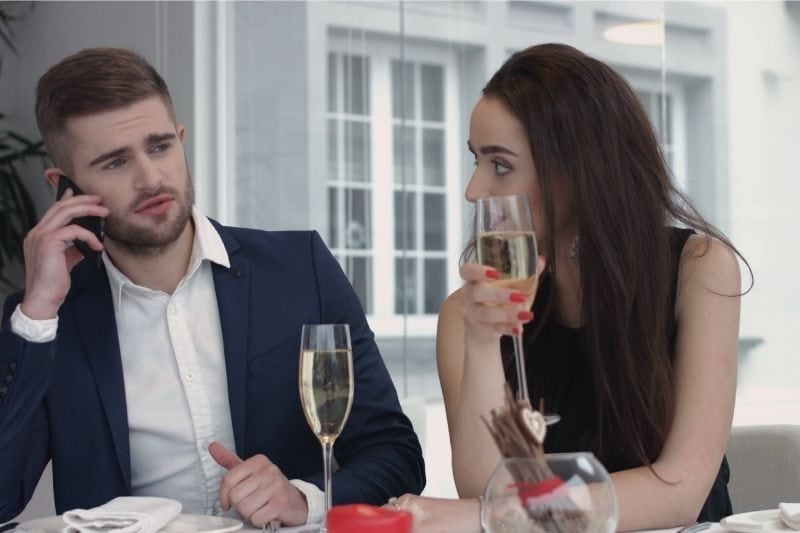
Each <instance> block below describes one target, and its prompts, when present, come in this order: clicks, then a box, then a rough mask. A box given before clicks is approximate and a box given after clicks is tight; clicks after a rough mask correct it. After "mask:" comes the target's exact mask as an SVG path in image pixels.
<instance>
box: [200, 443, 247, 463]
mask: <svg viewBox="0 0 800 533" xmlns="http://www.w3.org/2000/svg"><path fill="white" fill-rule="evenodd" d="M208 453H210V454H211V457H212V458H213V459H214V460H215V461H216V462H217V464H218V465H220V466H222V467H223V468H227V469H228V470H230V469H231V468H233V467H234V466H236V465H240V464H242V463H243V462H244V461H242V460H241V458H239V456H238V455H236V454H235V453H234V452H232V451H231V450H229V449H228V448H226V447H225V446H224V445H223V444H222V443H221V442H217V441H214V442H212V443H211V444H209V445H208Z"/></svg>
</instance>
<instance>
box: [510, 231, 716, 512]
mask: <svg viewBox="0 0 800 533" xmlns="http://www.w3.org/2000/svg"><path fill="white" fill-rule="evenodd" d="M692 233H694V232H693V231H692V230H688V229H678V228H670V244H671V248H672V260H673V261H674V263H673V264H674V265H675V268H674V269H673V283H672V294H671V301H670V309H669V317H670V318H669V323H668V328H669V329H668V331H669V333H670V337H669V338H670V347H669V348H670V349H669V353H670V354H672V353H674V344H675V330H676V324H675V321H674V312H673V310H674V308H675V298H676V287H677V277H678V265H679V263H680V256H681V251H682V250H683V247H684V245H685V244H686V241H687V239H688V238H689V236H690V235H691V234H692ZM549 290H550V287H549V280H548V279H546V278H543V279H542V283H541V286H540V288H539V291H540V292H539V295H540V296H541V295H543V294H546V293H547V292H548V291H549ZM543 300H544V298H538V297H537V301H536V302H535V303H534V312H535V313H536V316H537V317H538V316H543V313H544V309H537V308H538V307H539V306H540V305H542V301H543ZM503 340H504V343H503V344H504V346H503V352H504V354H506V355H507V354H510V350H511V346H510V344H511V343H510V342H507V341H508V340H509V339H508V338H504V339H503ZM525 346H526V347H525V351H526V361H527V362H528V364H527V368H526V370H527V379H528V387H529V389H530V390H532V391H534V390H535V391H538V392H539V394H537V397H536V398H532V400H533V401H534V403H536V401H537V400H538V397H539V396H541V397H542V398H544V400H545V405H546V410H547V411H551V412H554V413H558V414H559V415H561V421H560V422H559V423H557V424H555V425H553V426H550V427H549V428H548V433H547V439H546V440H545V451H546V452H547V453H556V452H576V451H591V452H593V453H594V454H595V455H596V456H597V458H598V459H599V460H600V462H602V463H603V465H604V466H605V467H606V469H607V470H608V471H609V472H617V471H620V470H627V469H630V468H635V467H639V466H642V463H641V461H639V460H637V459H635V458H633V457H631V456H630V455H628V454H626V453H624V452H623V451H621V450H619V447H616V446H614V445H613V443H612V442H611V441H610V440H608V439H605V438H604V442H603V445H601V446H598V443H597V427H596V426H597V424H596V420H595V419H596V415H595V413H596V411H595V406H594V402H595V385H594V380H593V377H592V369H591V364H590V361H589V358H588V356H587V353H586V349H585V339H584V331H583V329H573V328H569V327H566V326H564V325H562V324H559V323H558V322H556V320H554V319H553V318H549V319H548V321H547V322H546V323H545V324H543V325H542V328H541V330H540V331H539V333H538V335H536V337H535V338H533V339H528V338H526V339H525ZM506 378H507V379H508V381H509V383H514V382H515V381H516V376H515V370H514V368H513V364H511V365H508V364H507V365H506ZM653 459H655V458H653ZM729 475H730V471H729V469H728V462H727V460H726V459H725V458H724V457H723V459H722V464H721V465H720V469H719V472H718V474H717V478H716V480H715V481H714V485H713V486H712V487H711V492H710V493H709V495H708V498H707V499H706V503H705V505H704V506H703V509H702V511H701V512H700V515H699V516H698V520H699V521H706V520H708V521H715V522H716V521H719V520H720V519H721V518H723V517H725V516H728V515H730V514H731V513H732V509H731V502H730V498H729V496H728V487H727V485H728V478H729Z"/></svg>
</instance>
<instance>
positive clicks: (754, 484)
mask: <svg viewBox="0 0 800 533" xmlns="http://www.w3.org/2000/svg"><path fill="white" fill-rule="evenodd" d="M726 454H727V456H728V462H729V464H730V467H731V480H730V483H729V484H728V492H729V493H730V496H731V503H732V504H733V512H734V513H744V512H748V511H756V510H760V509H775V508H777V507H778V503H780V502H800V426H789V425H774V426H738V427H734V428H733V430H732V431H731V437H730V440H729V441H728V449H727V452H726Z"/></svg>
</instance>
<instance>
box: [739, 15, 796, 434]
mask: <svg viewBox="0 0 800 533" xmlns="http://www.w3.org/2000/svg"><path fill="white" fill-rule="evenodd" d="M790 4H791V3H789V2H725V3H724V4H723V5H724V6H725V9H726V11H727V20H728V34H727V35H728V46H727V48H728V50H727V52H728V59H727V61H728V83H727V86H728V102H727V105H728V126H729V132H728V137H729V151H728V160H729V165H728V168H729V171H730V176H731V189H730V190H731V203H732V205H731V214H732V216H731V220H732V228H733V231H732V237H733V239H734V241H735V243H736V244H737V246H739V248H740V250H741V251H742V253H743V254H744V255H745V257H746V258H747V259H748V261H750V264H751V265H752V267H753V271H754V274H755V287H754V288H753V291H752V292H751V293H750V294H749V295H747V296H745V297H744V299H743V300H742V322H741V332H742V335H744V336H758V337H763V338H764V339H765V341H764V343H763V344H762V345H761V346H760V347H758V348H757V349H755V350H754V351H753V352H752V353H751V355H750V356H749V357H748V360H746V361H744V362H743V364H742V367H741V368H740V373H741V375H742V380H741V381H740V391H739V392H740V396H739V400H738V405H737V415H736V418H737V423H755V422H760V423H765V422H769V421H780V422H782V423H790V422H793V423H800V363H798V359H797V357H798V355H800V349H798V331H800V268H798V265H799V264H800V247H799V246H797V243H796V240H797V235H798V229H800V221H798V213H797V210H798V198H800V163H798V161H800V159H798V140H799V139H800V5H794V6H791V5H790ZM768 395H769V396H770V397H769V398H768Z"/></svg>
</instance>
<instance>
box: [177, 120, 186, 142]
mask: <svg viewBox="0 0 800 533" xmlns="http://www.w3.org/2000/svg"><path fill="white" fill-rule="evenodd" d="M185 136H186V126H184V125H183V124H178V140H180V141H181V142H183V138H184V137H185Z"/></svg>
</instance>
